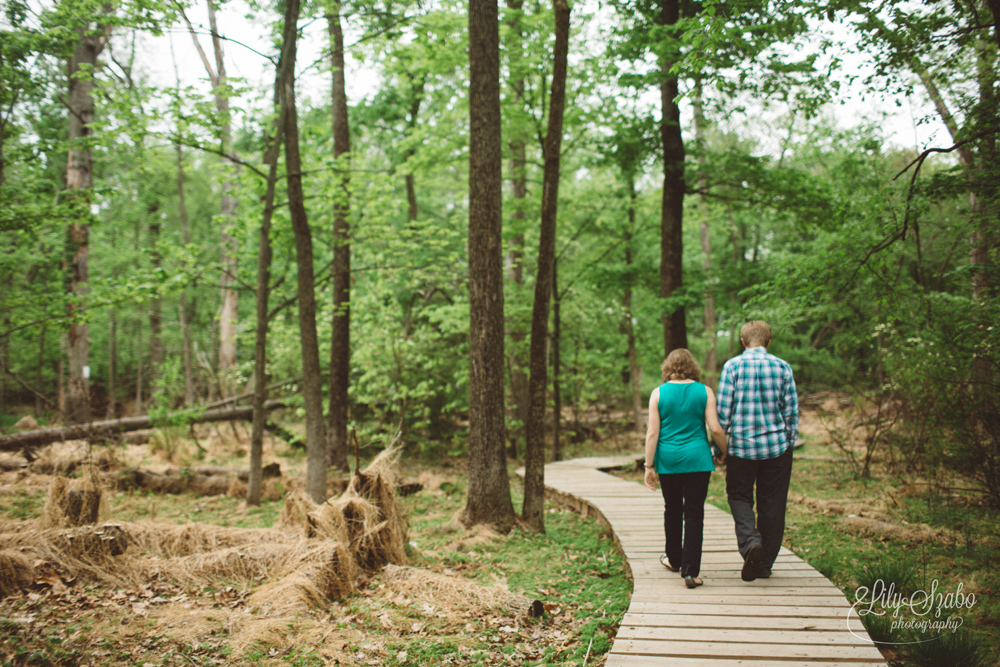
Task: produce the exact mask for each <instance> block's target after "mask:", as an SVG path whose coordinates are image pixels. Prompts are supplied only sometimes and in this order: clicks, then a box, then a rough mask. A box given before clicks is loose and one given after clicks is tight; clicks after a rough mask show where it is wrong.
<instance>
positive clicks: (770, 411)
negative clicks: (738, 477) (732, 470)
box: [717, 347, 799, 460]
mask: <svg viewBox="0 0 1000 667" xmlns="http://www.w3.org/2000/svg"><path fill="white" fill-rule="evenodd" d="M717 405H718V411H719V423H720V424H721V425H722V430H723V431H728V432H729V453H730V454H732V455H733V456H736V457H738V458H741V459H757V460H759V459H773V458H774V457H776V456H780V455H781V454H784V453H785V451H786V450H787V449H788V448H789V447H792V446H794V445H795V440H796V439H797V438H798V435H799V395H798V392H797V391H796V390H795V378H794V377H792V367H791V366H789V365H788V363H787V362H785V361H783V360H781V359H779V358H778V357H776V356H774V355H773V354H768V352H767V350H766V349H764V348H763V347H754V348H750V349H748V350H745V351H744V352H743V354H741V355H740V356H738V357H733V358H732V359H730V360H729V361H727V362H726V365H725V366H723V367H722V377H721V378H720V379H719V400H718V404H717Z"/></svg>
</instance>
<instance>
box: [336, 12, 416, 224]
mask: <svg viewBox="0 0 1000 667" xmlns="http://www.w3.org/2000/svg"><path fill="white" fill-rule="evenodd" d="M338 29H339V22H338ZM340 43H341V48H340V51H341V59H343V51H344V49H343V43H344V37H343V35H342V34H341V36H340ZM410 83H411V87H412V88H413V99H411V100H410V116H409V118H408V119H407V121H406V129H407V132H406V136H408V137H409V136H412V134H413V130H414V129H415V128H416V126H417V118H418V117H419V115H420V104H421V102H423V99H424V84H425V81H424V77H423V76H421V77H420V80H419V81H417V82H414V81H413V78H412V76H411V78H410ZM344 97H345V103H344V109H345V110H346V109H347V103H346V97H347V96H346V95H345V96H344ZM345 122H346V121H345ZM416 152H417V150H416V148H412V147H411V148H409V149H407V151H406V153H405V154H404V155H403V160H404V161H407V160H409V159H410V158H411V157H413V156H414V155H415V154H416ZM406 201H407V203H408V204H409V207H410V210H409V220H410V222H414V221H416V219H417V214H418V210H417V189H416V185H415V184H414V181H413V172H412V171H410V172H409V173H407V174H406Z"/></svg>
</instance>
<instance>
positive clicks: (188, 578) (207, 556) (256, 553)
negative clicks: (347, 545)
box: [145, 541, 309, 586]
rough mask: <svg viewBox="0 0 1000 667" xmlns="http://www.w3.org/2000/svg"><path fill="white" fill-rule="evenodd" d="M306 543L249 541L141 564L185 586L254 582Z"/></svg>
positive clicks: (283, 565) (288, 563) (277, 571)
mask: <svg viewBox="0 0 1000 667" xmlns="http://www.w3.org/2000/svg"><path fill="white" fill-rule="evenodd" d="M308 551H309V545H308V544H306V543H304V541H300V542H297V543H292V544H253V545H244V546H239V547H229V548H227V549H220V550H218V551H210V552H208V553H199V554H194V555H191V556H182V557H179V558H165V559H159V558H152V559H149V560H148V561H146V563H145V567H146V569H147V572H148V575H149V576H150V577H156V578H160V579H171V580H173V581H176V582H178V583H181V584H184V585H188V586H207V585H212V584H217V583H218V582H219V581H225V582H227V583H230V584H239V585H242V586H251V585H255V584H257V583H259V582H261V581H263V580H265V579H268V578H271V577H275V576H281V575H282V574H283V573H285V572H287V571H288V569H289V568H290V567H292V566H294V565H296V564H298V562H299V561H300V560H301V559H302V555H303V553H308Z"/></svg>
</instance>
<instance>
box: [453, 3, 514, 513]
mask: <svg viewBox="0 0 1000 667" xmlns="http://www.w3.org/2000/svg"><path fill="white" fill-rule="evenodd" d="M469 129H470V132H469V491H468V499H467V501H466V506H465V512H464V517H463V518H464V521H465V522H466V523H467V524H469V525H472V524H492V525H494V526H495V527H497V528H498V529H499V530H501V531H504V532H506V531H508V530H510V528H511V526H512V525H513V523H514V519H515V516H514V506H513V504H512V502H511V498H510V482H509V481H508V479H507V460H506V457H505V456H504V442H505V439H506V438H505V424H504V391H503V346H504V338H503V248H502V243H503V239H502V234H501V227H502V192H501V189H502V178H503V175H502V173H501V161H502V160H503V155H502V151H501V125H500V26H499V18H498V10H497V2H496V0H470V2H469Z"/></svg>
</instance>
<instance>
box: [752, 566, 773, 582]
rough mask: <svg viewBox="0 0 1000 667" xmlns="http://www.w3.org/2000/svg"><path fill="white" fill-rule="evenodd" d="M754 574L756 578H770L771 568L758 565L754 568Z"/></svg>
mask: <svg viewBox="0 0 1000 667" xmlns="http://www.w3.org/2000/svg"><path fill="white" fill-rule="evenodd" d="M754 574H756V575H757V578H758V579H770V578H771V568H769V567H764V566H763V565H758V566H757V569H756V570H754Z"/></svg>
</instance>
